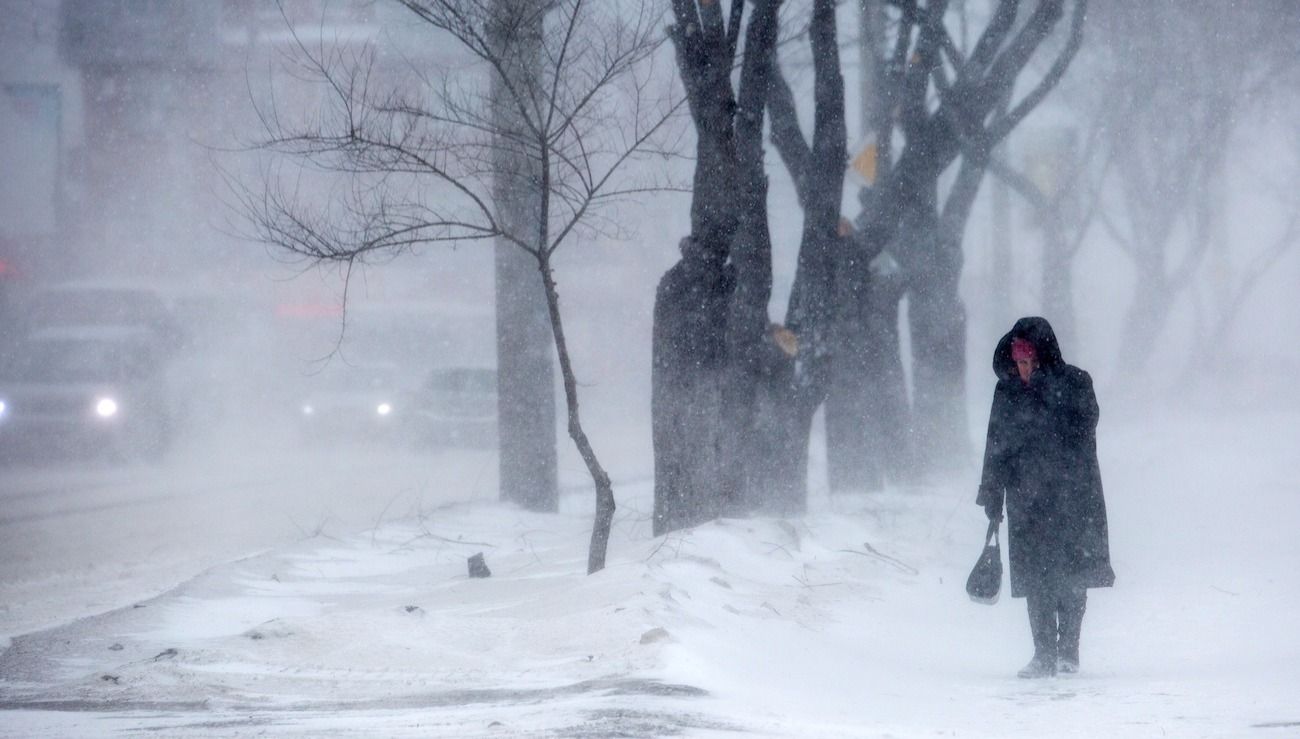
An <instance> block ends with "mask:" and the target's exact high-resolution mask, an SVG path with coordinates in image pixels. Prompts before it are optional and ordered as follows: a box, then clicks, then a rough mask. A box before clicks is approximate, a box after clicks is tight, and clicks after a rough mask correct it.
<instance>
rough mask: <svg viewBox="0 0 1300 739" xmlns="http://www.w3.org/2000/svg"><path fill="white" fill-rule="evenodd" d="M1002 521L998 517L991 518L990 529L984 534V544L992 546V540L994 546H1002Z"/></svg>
mask: <svg viewBox="0 0 1300 739" xmlns="http://www.w3.org/2000/svg"><path fill="white" fill-rule="evenodd" d="M1001 523H1002V522H1001V521H999V520H998V519H996V518H994V519H991V520H989V530H988V533H986V534H985V535H984V546H986V547H987V546H990V544H989V542H992V546H995V547H1001V546H1002V545H1001V544H1000V543H999V541H998V526H999V525H1000V524H1001Z"/></svg>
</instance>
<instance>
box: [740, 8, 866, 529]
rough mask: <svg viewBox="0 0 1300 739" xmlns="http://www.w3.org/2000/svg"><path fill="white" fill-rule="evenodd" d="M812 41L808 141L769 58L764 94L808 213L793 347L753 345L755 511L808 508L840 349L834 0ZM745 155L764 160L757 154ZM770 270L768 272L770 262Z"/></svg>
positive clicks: (840, 85)
mask: <svg viewBox="0 0 1300 739" xmlns="http://www.w3.org/2000/svg"><path fill="white" fill-rule="evenodd" d="M809 39H810V42H811V46H812V58H813V67H814V72H815V81H814V89H813V96H814V99H815V107H814V111H815V112H814V119H813V135H812V144H811V146H808V145H807V144H806V143H805V142H804V140H803V135H802V134H801V133H800V132H799V130H798V121H797V119H796V117H795V115H794V112H793V111H794V105H793V101H792V97H793V96H792V94H791V93H790V91H789V88H788V86H786V84H785V82H784V80H783V79H782V78H781V77H780V70H779V68H778V67H777V65H776V61H775V59H773V60H772V63H771V66H770V71H771V74H772V79H771V81H770V83H769V86H768V90H767V95H766V97H765V103H766V105H767V106H768V107H769V109H771V111H772V127H773V138H774V140H775V141H776V142H777V148H778V150H779V151H780V152H781V155H782V158H783V160H784V161H785V163H786V167H787V168H788V169H789V170H790V172H791V174H792V176H793V177H794V179H795V181H796V183H797V187H798V190H799V200H800V204H801V205H802V206H803V212H804V222H803V235H802V238H801V241H800V246H799V260H798V266H797V270H796V273H795V280H794V287H793V289H792V291H791V295H790V305H789V308H788V310H787V313H786V324H787V326H786V329H788V330H789V331H790V332H792V334H793V337H792V338H793V339H794V343H795V346H793V347H791V348H792V349H793V352H790V351H789V350H785V351H778V350H777V346H776V342H774V341H773V338H772V336H771V335H769V336H765V337H763V340H762V342H761V343H759V344H758V345H757V346H758V348H759V350H760V351H762V352H765V353H766V354H767V356H768V359H767V361H766V371H765V372H764V373H763V374H762V377H761V382H760V386H759V389H758V395H757V404H756V410H755V419H754V420H755V423H754V428H755V438H754V443H755V444H756V449H754V450H753V453H752V454H751V457H750V459H751V460H753V461H752V466H753V468H754V470H753V471H754V474H753V475H752V478H751V483H750V485H749V486H748V491H749V496H750V501H749V502H750V506H751V508H752V509H753V510H757V511H762V512H765V513H774V514H779V515H792V514H798V513H801V512H802V511H803V510H804V509H805V508H806V506H807V497H808V494H807V479H808V474H807V473H808V442H809V436H810V433H811V428H812V419H813V415H814V414H815V413H816V410H817V408H818V407H819V406H820V405H821V403H822V401H823V400H824V399H825V397H826V393H827V391H828V388H829V387H830V379H831V373H830V367H831V363H832V362H833V358H834V356H835V354H836V352H837V351H838V350H839V347H838V346H837V338H838V337H837V336H836V335H835V334H836V330H837V322H836V311H837V299H838V283H837V273H838V272H839V271H840V269H841V267H842V265H841V262H843V261H844V259H845V252H846V248H845V245H844V243H843V242H844V239H843V238H842V236H841V235H840V234H839V233H838V225H839V221H840V199H841V194H842V192H843V189H844V165H845V159H846V155H847V152H846V144H847V142H846V138H847V134H846V130H845V112H844V79H843V77H842V76H841V74H840V64H839V49H838V46H837V43H836V23H835V4H834V2H833V0H816V2H814V4H813V17H812V24H811V26H810V28H809ZM754 133H756V134H757V133H758V131H755V132H754ZM760 143H761V140H760ZM747 161H758V162H760V163H761V159H757V158H756V157H751V158H749V159H748V160H747ZM766 267H767V269H768V270H769V275H770V269H771V260H770V258H769V259H768V263H767V265H766ZM768 279H769V283H768V284H769V285H770V277H769V278H768ZM764 315H765V312H764ZM778 330H785V329H778Z"/></svg>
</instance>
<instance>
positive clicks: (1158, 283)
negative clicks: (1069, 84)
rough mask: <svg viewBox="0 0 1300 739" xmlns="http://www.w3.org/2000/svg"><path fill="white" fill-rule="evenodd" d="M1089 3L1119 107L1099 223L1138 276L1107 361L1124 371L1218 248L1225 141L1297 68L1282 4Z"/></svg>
mask: <svg viewBox="0 0 1300 739" xmlns="http://www.w3.org/2000/svg"><path fill="white" fill-rule="evenodd" d="M1098 8H1099V11H1100V12H1099V13H1098V14H1097V18H1096V22H1097V27H1098V30H1099V37H1100V39H1101V40H1102V42H1103V44H1104V46H1103V49H1104V57H1105V60H1106V62H1107V68H1106V69H1105V76H1104V78H1103V80H1104V81H1103V84H1104V85H1105V86H1106V89H1107V91H1108V92H1107V95H1106V98H1105V101H1104V104H1105V105H1106V106H1108V107H1110V108H1113V109H1122V110H1124V111H1125V115H1123V116H1118V117H1115V119H1114V120H1113V121H1111V122H1110V124H1109V125H1107V126H1106V127H1105V129H1104V131H1105V139H1104V142H1103V143H1104V145H1105V146H1106V147H1108V148H1109V149H1110V153H1109V156H1110V157H1112V158H1113V159H1114V161H1115V166H1114V167H1113V168H1112V170H1111V174H1112V175H1113V181H1114V182H1115V184H1116V185H1118V196H1117V197H1116V198H1114V199H1113V200H1112V201H1111V202H1109V203H1106V204H1104V205H1103V207H1102V209H1101V211H1100V215H1101V218H1100V222H1101V223H1102V224H1103V225H1104V226H1105V228H1106V231H1107V232H1108V234H1109V235H1110V237H1111V238H1112V240H1113V241H1114V242H1115V243H1116V244H1118V245H1119V246H1120V248H1121V250H1122V251H1123V253H1124V254H1125V255H1126V256H1127V257H1128V258H1129V259H1130V260H1131V261H1132V264H1133V266H1134V268H1135V270H1136V272H1137V288H1136V290H1135V292H1134V296H1133V299H1132V301H1131V302H1130V305H1129V308H1128V312H1127V314H1126V316H1125V320H1124V328H1123V332H1124V335H1123V337H1122V341H1123V346H1124V347H1125V348H1126V350H1125V352H1124V360H1123V367H1122V368H1120V367H1117V368H1116V371H1117V372H1122V373H1123V374H1125V375H1126V376H1132V375H1133V373H1135V372H1138V371H1140V370H1142V369H1144V367H1145V366H1146V364H1147V363H1148V362H1149V360H1150V358H1151V356H1152V352H1153V350H1154V346H1155V343H1156V340H1157V339H1158V337H1160V336H1161V334H1162V332H1163V330H1164V327H1165V325H1166V323H1167V321H1168V319H1169V317H1170V315H1171V313H1172V312H1173V309H1174V306H1175V302H1176V301H1177V300H1178V299H1179V297H1180V296H1182V295H1184V294H1185V293H1186V292H1187V291H1188V290H1189V288H1190V287H1191V286H1192V285H1193V283H1194V281H1195V278H1196V275H1197V274H1198V272H1199V271H1200V269H1201V267H1202V265H1203V264H1204V262H1205V259H1206V257H1207V255H1209V254H1210V253H1211V252H1212V251H1213V250H1214V249H1216V248H1225V246H1224V245H1223V244H1220V243H1217V242H1218V240H1217V238H1216V236H1215V232H1216V230H1217V228H1218V227H1219V224H1221V222H1222V219H1223V209H1224V204H1225V201H1226V200H1227V196H1228V193H1226V192H1224V191H1223V189H1222V185H1221V183H1222V180H1223V177H1222V175H1223V173H1224V171H1225V168H1226V167H1227V165H1228V164H1229V163H1230V161H1231V157H1232V146H1231V141H1232V137H1233V135H1234V133H1235V132H1236V131H1238V130H1239V128H1240V127H1241V125H1242V123H1243V122H1244V121H1245V120H1247V119H1248V113H1251V112H1253V111H1257V110H1258V107H1257V106H1258V104H1259V103H1260V102H1261V101H1262V100H1264V99H1266V98H1267V97H1268V96H1269V94H1270V93H1275V92H1276V91H1278V90H1287V89H1289V85H1287V84H1286V83H1285V82H1281V81H1282V80H1284V79H1286V77H1284V76H1283V74H1282V73H1283V72H1284V71H1286V70H1288V69H1289V70H1292V73H1293V72H1294V70H1295V69H1296V66H1297V61H1296V60H1297V58H1298V56H1297V51H1298V49H1297V46H1296V43H1297V42H1296V40H1295V39H1296V37H1297V35H1300V12H1297V8H1296V6H1295V4H1294V3H1285V2H1259V3H1251V4H1246V5H1241V6H1235V5H1234V6H1225V5H1223V4H1221V3H1214V2H1199V1H1198V2H1190V3H1189V2H1174V1H1173V0H1151V1H1150V2H1144V3H1137V4H1133V3H1125V2H1117V1H1110V2H1104V3H1101V4H1099V6H1098ZM1291 79H1294V77H1291ZM1279 83H1280V84H1279ZM1286 242H1287V239H1286V238H1283V239H1282V241H1281V242H1279V243H1280V244H1283V243H1286Z"/></svg>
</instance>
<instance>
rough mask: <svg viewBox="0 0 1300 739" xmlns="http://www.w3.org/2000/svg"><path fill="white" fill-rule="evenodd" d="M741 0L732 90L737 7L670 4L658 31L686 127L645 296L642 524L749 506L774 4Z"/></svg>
mask: <svg viewBox="0 0 1300 739" xmlns="http://www.w3.org/2000/svg"><path fill="white" fill-rule="evenodd" d="M749 6H750V7H752V11H751V18H750V20H749V23H748V26H747V32H746V40H745V60H744V64H743V67H742V70H741V76H740V85H739V89H738V91H733V89H732V83H731V69H732V64H733V59H734V57H735V51H736V47H737V37H738V33H739V28H740V25H741V24H740V21H741V14H742V12H743V10H744V8H745V7H746V4H745V3H733V4H732V6H731V15H730V18H729V22H728V21H726V20H724V19H723V17H722V15H721V12H722V10H721V4H720V3H703V4H700V5H698V6H697V5H696V4H695V3H693V2H687V1H686V0H679V1H677V2H674V4H673V11H674V15H675V17H676V21H677V22H676V25H674V26H673V27H672V28H671V29H670V35H671V38H672V40H673V44H674V48H675V50H676V53H677V65H678V69H679V71H680V73H681V78H682V82H683V85H684V87H685V88H686V93H687V100H688V102H689V104H690V109H691V115H692V119H693V120H694V122H695V128H696V133H697V137H698V140H697V149H696V156H697V161H696V170H695V190H694V193H693V199H692V203H691V236H690V238H689V239H688V240H686V241H685V242H683V256H682V259H681V261H679V262H678V264H677V265H676V266H674V267H673V268H672V269H671V270H669V271H668V273H666V274H665V275H664V277H663V278H662V279H661V280H660V283H659V288H658V291H657V293H656V305H655V319H654V320H655V325H654V338H653V341H654V346H653V348H652V354H653V360H652V361H653V374H652V388H653V389H652V416H653V423H654V443H655V514H654V532H655V534H656V535H659V534H663V533H667V532H669V531H673V530H676V529H679V528H683V527H685V526H690V525H694V524H696V523H700V522H703V521H707V520H709V519H711V518H714V517H716V516H717V515H719V514H721V513H724V512H740V511H743V510H747V509H748V508H749V507H750V506H749V503H748V501H747V498H748V496H747V493H746V487H747V483H748V481H749V480H750V479H751V474H750V470H749V469H747V466H746V462H747V460H749V459H751V458H752V457H751V449H752V445H753V439H752V436H751V434H752V430H753V427H754V415H753V414H754V404H755V398H756V397H757V396H756V392H757V386H758V382H759V378H760V377H761V376H762V374H763V371H764V366H765V362H764V359H765V352H764V341H765V339H764V337H765V336H766V333H767V332H766V327H767V301H768V297H769V295H770V294H771V285H772V270H771V243H770V237H769V234H768V228H767V182H766V177H765V176H764V174H763V150H762V138H761V136H762V124H763V101H764V97H765V91H766V78H767V66H768V64H769V61H768V60H769V59H770V58H771V55H772V53H773V47H774V44H775V39H776V25H777V8H778V6H779V1H778V0H760V1H759V2H753V3H750V4H749Z"/></svg>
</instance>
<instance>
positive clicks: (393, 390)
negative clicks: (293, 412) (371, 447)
mask: <svg viewBox="0 0 1300 739" xmlns="http://www.w3.org/2000/svg"><path fill="white" fill-rule="evenodd" d="M403 377H404V372H403V371H402V369H401V368H400V367H399V366H398V365H396V364H392V363H385V362H371V363H366V364H350V363H347V362H345V361H331V362H330V363H329V364H327V365H326V366H324V367H323V368H321V369H320V371H319V372H317V373H316V374H313V375H309V376H307V377H305V378H303V382H302V385H303V388H304V389H303V392H302V393H301V395H300V396H299V398H298V405H297V416H298V428H299V431H300V432H301V436H302V438H303V440H304V441H306V442H308V443H315V442H326V443H329V442H339V441H352V442H366V441H372V442H391V441H394V440H397V439H399V438H400V435H401V433H402V430H403V425H402V418H403V417H404V415H405V413H406V411H407V408H406V407H405V406H406V403H405V400H406V397H407V395H408V391H407V390H406V384H405V383H404V382H403Z"/></svg>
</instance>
